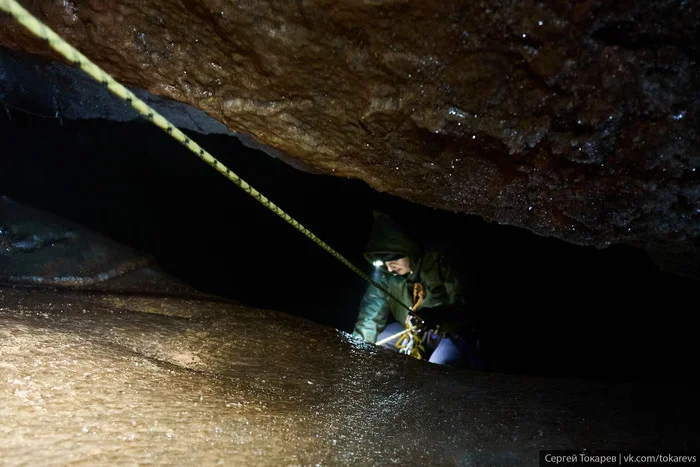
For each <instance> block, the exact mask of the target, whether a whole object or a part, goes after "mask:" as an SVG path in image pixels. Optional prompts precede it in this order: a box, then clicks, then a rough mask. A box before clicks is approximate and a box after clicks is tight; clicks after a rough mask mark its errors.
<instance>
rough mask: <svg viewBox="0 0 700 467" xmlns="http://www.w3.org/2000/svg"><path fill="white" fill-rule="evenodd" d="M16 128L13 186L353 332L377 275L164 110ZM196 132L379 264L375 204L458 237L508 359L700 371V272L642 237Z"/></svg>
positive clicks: (474, 288) (207, 285)
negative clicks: (401, 193) (587, 237)
mask: <svg viewBox="0 0 700 467" xmlns="http://www.w3.org/2000/svg"><path fill="white" fill-rule="evenodd" d="M0 135H1V140H2V142H3V147H2V150H1V151H0V154H2V156H1V157H0V195H5V196H8V197H9V198H11V199H13V200H15V201H18V202H21V203H27V204H29V205H32V206H34V207H37V208H40V209H44V210H46V211H49V212H52V213H54V214H56V215H59V216H63V217H65V218H67V219H69V220H71V221H74V222H77V223H80V224H82V225H85V226H86V227H88V228H90V229H93V230H95V231H97V232H99V233H102V234H103V235H106V236H107V237H109V238H112V239H114V240H117V241H119V242H122V243H124V244H126V245H128V246H130V247H133V248H135V249H138V250H140V251H143V252H145V253H147V254H149V255H151V256H153V257H154V258H155V260H156V262H157V263H158V265H159V267H161V268H162V269H164V270H165V271H167V272H168V273H170V274H172V275H173V276H175V277H177V278H179V279H181V280H183V281H186V282H187V283H189V284H191V285H192V286H194V287H196V288H198V289H199V290H201V291H203V292H207V293H212V294H216V295H220V296H222V297H227V298H231V299H234V300H236V301H239V302H241V303H243V304H246V305H249V306H253V307H262V308H270V309H276V310H280V311H283V312H287V313H290V314H292V315H295V316H299V317H302V318H306V319H310V320H313V321H315V322H318V323H320V324H323V325H327V326H331V327H334V328H337V329H340V330H343V331H347V332H350V331H351V330H352V325H353V323H354V319H355V317H356V315H357V312H358V306H359V302H360V299H361V296H362V294H363V292H364V290H365V288H366V287H367V284H366V283H365V282H363V281H362V279H361V278H360V277H359V276H357V275H356V274H355V273H354V272H352V271H351V270H349V269H348V268H346V267H345V266H344V265H343V264H341V263H340V262H339V261H337V260H336V259H335V258H333V257H332V256H331V255H329V254H328V253H327V252H325V251H323V250H322V249H321V248H319V247H318V246H317V245H315V244H314V243H313V242H311V241H310V240H309V239H308V238H306V237H305V236H303V235H302V234H301V233H299V232H297V231H296V230H294V229H293V228H292V227H291V226H289V225H288V224H287V223H285V222H284V221H283V220H282V219H280V218H279V217H278V216H276V215H275V214H273V213H272V212H270V211H268V210H267V209H266V208H264V207H263V206H262V205H260V204H259V203H258V202H257V201H255V200H254V199H252V198H251V197H250V196H249V195H247V194H246V193H244V192H243V191H242V190H240V189H239V188H238V187H236V186H235V185H234V184H232V183H230V182H229V181H228V180H226V179H225V178H224V177H222V176H221V175H220V174H218V173H217V172H215V171H214V170H213V169H211V168H210V167H209V166H207V165H206V164H205V163H204V162H202V161H201V160H199V159H197V158H196V157H194V156H193V155H192V154H191V153H190V152H189V151H187V150H186V149H185V148H183V147H182V146H181V145H180V144H179V143H177V142H176V141H174V140H172V139H171V138H169V137H168V136H167V135H166V134H164V133H163V132H162V131H161V130H160V129H158V128H156V127H154V126H153V125H151V124H150V123H147V122H145V121H138V122H135V123H118V122H109V121H104V120H85V121H71V120H61V119H58V118H52V117H47V116H41V115H34V114H32V113H30V112H26V111H25V110H23V109H16V108H7V109H6V111H3V112H0ZM188 135H190V136H191V137H192V138H193V140H195V141H197V142H198V143H200V144H201V145H202V146H203V147H204V148H206V149H207V150H208V151H209V152H210V153H211V154H212V155H214V156H215V157H217V158H218V159H219V160H220V161H222V162H223V163H225V164H227V165H228V166H229V167H230V168H231V169H232V170H233V171H235V172H236V173H237V174H239V175H240V176H241V177H242V178H243V179H244V180H246V181H247V182H249V183H250V184H251V185H252V186H253V187H255V188H256V189H258V190H260V191H261V192H262V193H263V194H264V195H265V196H267V197H268V198H270V199H271V200H272V201H273V202H274V203H276V204H277V205H278V206H280V207H281V208H282V209H284V210H285V211H286V212H287V213H289V214H290V215H291V216H293V217H294V218H296V219H297V220H299V221H300V222H301V223H302V224H303V225H304V226H306V227H307V228H309V229H310V230H311V231H312V232H313V233H315V234H316V235H318V236H319V237H320V238H321V239H322V240H323V241H325V242H326V243H328V244H329V245H330V246H331V247H333V248H334V249H336V250H337V251H338V252H339V253H341V254H342V255H344V256H345V257H346V258H348V259H349V260H350V261H351V262H353V263H354V264H355V265H357V266H358V267H360V268H361V269H363V270H364V271H366V272H368V273H370V272H371V265H369V264H367V263H366V261H365V260H364V259H363V257H362V252H363V248H364V246H365V242H366V240H367V237H368V235H369V231H370V228H371V221H372V210H373V209H375V208H377V209H382V210H384V211H386V212H388V213H390V214H391V215H393V216H394V217H395V218H396V219H397V220H399V221H400V222H401V223H402V224H404V225H410V226H411V227H412V229H413V230H412V232H411V233H412V234H414V236H415V237H416V238H417V239H419V240H425V241H427V242H429V244H430V245H434V246H436V247H439V248H442V249H443V250H446V251H447V252H448V253H449V254H450V257H451V258H452V259H453V261H454V262H455V264H456V265H457V266H458V267H459V268H460V270H461V273H462V276H463V281H464V285H465V289H466V291H467V298H468V302H469V311H470V313H471V314H472V318H473V321H474V322H475V323H476V324H477V325H478V327H479V328H480V329H481V330H482V331H481V332H482V346H483V350H484V356H485V358H486V359H487V362H488V363H489V365H490V368H491V369H493V370H494V371H503V372H506V373H520V374H537V375H556V376H581V377H593V378H609V379H615V380H627V379H634V380H640V379H642V380H647V379H654V380H660V381H669V380H672V381H679V380H680V381H690V377H686V376H684V375H686V374H687V373H688V371H687V369H688V367H689V365H690V364H691V363H693V361H692V355H694V354H695V353H696V349H695V345H694V343H693V338H694V336H695V333H694V332H693V331H691V329H692V326H691V325H690V322H689V320H690V319H691V318H689V312H690V311H692V310H693V309H694V306H693V305H692V304H693V303H694V300H695V298H696V293H697V290H698V284H697V282H696V281H692V280H689V279H685V278H682V277H679V276H676V275H673V274H670V273H664V272H661V271H660V270H659V269H658V268H657V267H656V266H655V265H654V264H652V262H651V261H650V260H649V258H648V257H647V255H646V254H645V253H644V252H642V251H640V250H636V249H633V248H630V247H626V246H621V245H617V246H613V247H611V248H608V249H605V250H598V249H594V248H590V247H579V246H576V245H571V244H568V243H565V242H562V241H559V240H553V239H548V238H544V237H540V236H537V235H534V234H532V233H530V232H527V231H525V230H523V229H518V228H514V227H509V226H504V225H498V224H495V223H488V222H485V221H484V220H482V219H480V218H478V217H476V216H468V215H463V214H453V213H450V212H446V211H440V210H435V209H432V208H426V207H423V206H420V205H416V204H413V203H410V202H407V201H404V200H402V199H399V198H395V197H392V196H388V195H384V194H381V193H377V192H375V191H373V190H371V189H370V188H369V187H368V186H367V185H366V184H364V183H363V182H361V181H357V180H350V179H344V178H337V177H329V176H325V175H314V174H311V173H306V172H302V171H299V170H296V169H294V168H292V167H290V166H289V165H287V164H285V163H284V162H282V161H280V160H277V159H274V158H271V157H269V156H268V155H267V154H265V153H263V152H260V151H256V150H252V149H250V148H248V147H246V146H244V145H242V144H241V143H240V142H239V141H238V140H237V139H235V138H232V137H229V136H223V135H208V136H205V135H201V134H198V133H194V132H188Z"/></svg>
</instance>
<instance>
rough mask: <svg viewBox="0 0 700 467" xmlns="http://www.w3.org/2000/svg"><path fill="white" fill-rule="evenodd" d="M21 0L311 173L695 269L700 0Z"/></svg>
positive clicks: (105, 58)
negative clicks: (632, 250) (699, 0)
mask: <svg viewBox="0 0 700 467" xmlns="http://www.w3.org/2000/svg"><path fill="white" fill-rule="evenodd" d="M22 3H23V5H24V6H25V7H26V8H28V9H29V10H30V11H32V12H33V13H34V14H36V15H37V16H38V17H39V18H40V19H41V20H42V21H45V22H46V23H47V24H48V25H49V26H50V27H52V28H54V30H55V31H56V32H57V33H59V34H61V35H62V36H63V37H65V38H66V39H67V40H68V41H69V42H70V43H72V44H73V45H75V46H76V47H77V48H79V49H80V50H81V51H82V52H83V53H85V54H86V55H87V56H88V57H90V58H91V59H92V60H93V61H95V62H96V63H97V64H98V65H99V66H101V67H103V68H104V69H105V70H106V71H107V72H109V73H111V74H113V76H115V78H117V79H119V80H121V81H122V82H123V83H125V84H128V85H132V86H138V87H141V88H144V89H147V90H148V91H150V92H151V93H153V94H156V95H160V96H165V97H168V98H172V99H175V100H178V101H181V102H184V103H187V104H190V105H193V106H195V107H198V108H200V109H202V110H204V111H205V112H207V113H208V114H209V115H211V116H212V117H214V118H216V119H218V120H220V121H221V122H223V123H224V124H226V125H227V126H228V127H229V128H230V129H231V130H232V131H236V132H240V133H246V134H250V135H252V136H253V137H254V138H256V139H257V140H258V141H259V142H260V143H262V144H267V145H270V146H273V147H275V148H277V149H279V150H281V151H284V152H285V153H286V154H287V155H288V156H290V157H292V158H295V159H298V160H300V161H302V162H303V163H304V165H306V166H310V167H313V168H314V170H317V171H318V172H320V173H327V174H332V175H336V176H342V177H353V178H359V179H362V180H364V181H366V182H367V183H368V184H369V185H370V186H372V187H373V188H375V189H376V190H380V191H384V192H388V193H392V194H394V195H397V196H401V197H403V198H406V199H409V200H412V201H415V202H418V203H422V204H425V205H429V206H434V207H436V208H440V209H446V210H452V211H456V212H464V213H474V214H478V215H480V216H483V217H484V218H485V219H487V220H490V221H494V222H498V223H502V224H508V225H514V226H519V227H523V228H526V229H529V230H531V231H533V232H535V233H537V234H540V235H547V236H552V237H556V238H560V239H564V240H566V241H568V242H571V243H575V244H580V245H591V246H595V247H605V246H608V245H611V244H614V243H626V244H630V245H634V246H637V247H641V248H644V249H646V250H647V251H648V252H649V253H651V254H652V256H654V257H655V259H656V260H657V261H658V262H659V264H661V265H662V266H663V267H664V268H667V269H669V270H673V271H675V272H677V273H681V274H686V275H691V276H694V277H700V254H699V253H698V252H699V251H700V240H699V238H700V203H699V201H700V199H699V198H700V171H696V168H698V167H700V153H699V152H698V149H697V148H698V139H699V138H698V128H699V126H698V120H699V119H698V116H699V112H698V109H699V108H700V105H699V103H700V95H699V94H698V89H700V76H699V73H698V71H699V68H698V64H697V57H698V48H697V45H696V44H697V30H698V27H699V26H700V6H698V3H697V2H696V1H690V0H677V1H651V0H649V1H642V0H638V1H633V0H629V1H618V2H609V1H602V0H600V1H595V0H581V1H570V2H559V1H544V2H533V1H520V0H512V1H507V0H503V1H497V0H491V1H482V2H457V1H446V0H443V1H435V2H425V1H407V0H404V1H400V0H396V1H385V2H378V1H357V0H351V1H345V2H323V1H296V2H290V1H271V0H268V1H262V0H261V1H255V2H251V1H217V0H205V1H199V2H196V1H191V0H182V1H175V0H159V1H156V0H139V1H135V0H118V1H100V0H92V1H83V2H71V1H67V0H64V1H50V0H34V1H23V2H22ZM0 43H2V44H4V45H6V46H8V47H10V48H12V49H16V50H24V51H27V52H30V53H34V54H38V55H42V56H48V57H54V58H55V56H54V55H52V54H51V53H50V52H49V51H48V49H47V46H45V44H42V43H40V42H38V41H36V40H34V39H33V38H30V37H29V36H28V35H27V34H26V33H25V32H24V31H23V30H22V28H21V27H20V26H18V25H16V24H14V23H13V22H12V20H11V19H10V18H9V17H7V16H3V17H2V18H1V19H0Z"/></svg>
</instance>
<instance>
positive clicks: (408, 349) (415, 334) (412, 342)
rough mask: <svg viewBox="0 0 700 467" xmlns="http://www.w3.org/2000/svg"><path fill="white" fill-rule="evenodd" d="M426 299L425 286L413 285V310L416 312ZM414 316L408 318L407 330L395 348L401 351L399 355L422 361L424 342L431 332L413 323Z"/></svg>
mask: <svg viewBox="0 0 700 467" xmlns="http://www.w3.org/2000/svg"><path fill="white" fill-rule="evenodd" d="M424 298H425V289H424V288H423V284H421V283H420V282H416V283H415V284H413V306H412V307H411V310H416V309H417V308H418V307H419V306H420V305H421V304H422V303H423V299H424ZM411 318H412V316H411V315H410V314H409V315H408V316H407V317H406V329H405V330H404V331H402V332H401V333H400V337H399V338H398V339H397V340H396V344H394V346H395V347H396V348H397V349H399V353H402V354H406V355H410V356H412V357H414V358H417V359H418V360H422V359H423V357H424V355H425V346H424V345H423V340H424V339H425V337H426V336H427V334H428V332H429V331H422V332H421V330H420V329H419V328H418V327H417V326H416V325H415V324H414V323H413V320H412V319H411Z"/></svg>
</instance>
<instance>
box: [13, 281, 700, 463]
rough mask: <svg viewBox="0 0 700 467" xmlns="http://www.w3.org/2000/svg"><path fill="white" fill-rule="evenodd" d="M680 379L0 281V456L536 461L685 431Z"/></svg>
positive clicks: (668, 442)
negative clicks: (484, 367)
mask: <svg viewBox="0 0 700 467" xmlns="http://www.w3.org/2000/svg"><path fill="white" fill-rule="evenodd" d="M697 415H698V410H697V403H696V402H695V400H694V393H692V392H691V391H690V390H688V391H686V392H684V391H683V390H682V389H679V388H673V387H670V386H669V387H663V386H658V385H657V386H654V385H641V384H625V385H615V384H611V383H605V382H594V381H575V380H556V379H545V378H528V377H514V376H507V375H496V374H483V373H475V372H470V371H466V370H457V369H452V368H446V367H439V366H436V365H432V364H428V363H425V362H422V361H418V360H415V359H411V358H409V357H406V356H402V355H398V354H395V353H393V352H390V351H388V350H384V349H377V348H376V347H373V346H369V345H366V344H363V343H360V342H357V341H356V340H354V339H353V338H351V337H350V336H349V335H347V334H346V333H344V332H341V331H338V330H335V329H330V328H326V327H323V326H320V325H317V324H315V323H312V322H310V321H306V320H303V319H300V318H297V317H293V316H289V315H285V314H282V313H279V312H275V311H270V310H258V309H251V308H246V307H242V306H239V305H237V304H234V303H230V302H227V301H225V300H220V299H216V298H215V297H208V296H200V295H197V294H191V293H187V294H179V293H175V294H164V293H158V294H156V293H153V294H151V293H148V292H145V293H133V292H125V291H119V290H117V289H114V290H105V291H101V292H96V291H92V292H91V291H84V290H83V291H80V290H71V289H52V288H40V287H0V459H2V460H1V461H0V464H3V465H46V464H52V465H56V464H58V465H66V464H70V465H136V464H138V465H148V464H173V465H195V464H199V465H387V464H401V465H537V464H538V451H539V450H541V449H564V448H567V449H578V448H587V449H621V450H622V449H632V448H642V447H643V448H653V447H657V448H663V449H683V448H697V445H698V441H697V440H698V439H700V436H698V435H699V433H698V428H697V426H696V424H694V423H691V422H693V421H694V420H695V419H697Z"/></svg>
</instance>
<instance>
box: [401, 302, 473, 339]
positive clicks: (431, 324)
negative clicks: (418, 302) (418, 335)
mask: <svg viewBox="0 0 700 467" xmlns="http://www.w3.org/2000/svg"><path fill="white" fill-rule="evenodd" d="M413 315H414V316H415V317H413V318H412V320H413V323H414V324H415V325H416V327H418V328H419V329H421V330H431V331H435V330H438V326H439V331H440V332H451V331H456V330H458V329H460V328H461V327H462V326H464V325H466V324H467V320H466V317H465V315H464V313H463V312H462V311H461V310H460V309H457V308H455V307H451V306H449V305H443V306H437V307H433V308H419V309H418V310H415V311H414V312H413Z"/></svg>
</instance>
